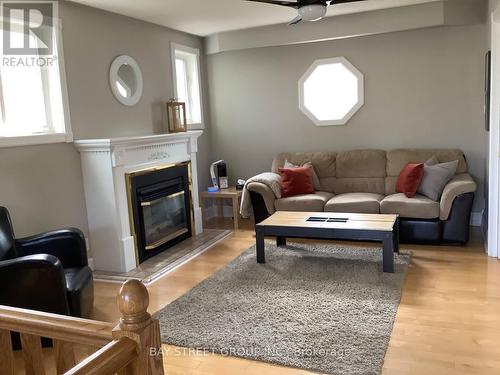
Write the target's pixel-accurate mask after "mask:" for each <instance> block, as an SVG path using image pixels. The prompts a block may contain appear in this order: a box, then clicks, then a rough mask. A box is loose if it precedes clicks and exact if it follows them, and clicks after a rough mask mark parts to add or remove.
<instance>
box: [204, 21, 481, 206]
mask: <svg viewBox="0 0 500 375" xmlns="http://www.w3.org/2000/svg"><path fill="white" fill-rule="evenodd" d="M486 44H487V43H486V27H485V26H484V25H477V26H463V27H442V28H434V29H424V30H416V31H407V32H398V33H391V34H384V35H377V36H367V37H360V38H354V39H344V40H338V41H329V42H320V43H311V44H301V45H290V46H282V47H269V48H258V49H249V50H243V51H233V52H224V53H221V54H217V55H211V56H209V57H208V75H209V87H210V92H209V95H210V100H211V108H210V112H211V115H212V118H211V124H212V126H211V133H210V137H211V145H212V150H213V157H214V158H216V159H217V158H224V159H226V161H227V162H228V166H229V171H230V178H231V179H232V180H233V181H234V179H235V178H237V177H241V178H248V177H250V176H252V175H254V174H256V173H259V172H261V171H266V170H269V169H270V165H271V160H272V158H273V156H274V155H275V154H276V153H278V152H281V151H298V152H300V151H308V150H309V151H311V150H318V151H320V150H347V149H358V148H380V149H391V148H398V147H417V148H418V147H422V148H425V147H427V148H430V147H456V148H461V149H462V150H463V151H464V152H465V154H466V155H467V158H468V161H469V165H470V170H471V172H472V174H473V175H474V176H475V177H476V179H477V180H478V181H479V182H480V184H481V185H482V181H483V178H484V165H485V151H484V138H485V134H484V126H483V99H482V98H483V81H484V79H483V66H484V53H485V51H486V48H487V45H486ZM334 56H344V57H346V58H347V59H348V60H350V61H351V63H353V64H354V65H355V66H356V67H357V68H358V69H359V70H360V71H361V72H363V74H364V77H365V105H364V107H363V108H362V109H361V110H360V111H359V112H358V113H357V114H356V115H355V116H354V117H353V118H352V119H351V120H350V122H349V123H348V124H347V125H345V126H337V127H335V126H333V127H324V128H319V127H316V126H315V125H314V124H313V123H312V122H311V121H310V120H309V119H308V118H307V117H306V116H305V115H304V114H302V112H300V111H299V109H298V90H297V82H298V80H299V78H300V77H301V76H302V74H303V73H304V72H305V71H306V69H307V68H308V67H309V66H310V64H311V63H312V62H313V61H314V60H315V59H319V58H328V57H334ZM482 191H483V188H482V186H480V188H479V189H478V199H477V201H476V203H475V206H474V210H476V211H480V210H482V207H483V194H482Z"/></svg>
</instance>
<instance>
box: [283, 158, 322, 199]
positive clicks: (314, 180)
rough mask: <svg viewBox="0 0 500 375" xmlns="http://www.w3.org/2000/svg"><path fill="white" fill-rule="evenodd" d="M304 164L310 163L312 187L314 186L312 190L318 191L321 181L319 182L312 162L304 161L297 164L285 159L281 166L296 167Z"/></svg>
mask: <svg viewBox="0 0 500 375" xmlns="http://www.w3.org/2000/svg"><path fill="white" fill-rule="evenodd" d="M304 165H310V166H311V167H312V171H313V174H312V182H313V187H314V190H316V191H319V190H320V188H321V183H320V182H319V177H318V175H317V173H316V171H315V170H314V166H313V165H312V163H311V162H310V161H305V162H303V163H302V165H297V164H293V163H290V162H289V161H288V160H285V164H284V165H283V167H284V168H298V167H303V166H304Z"/></svg>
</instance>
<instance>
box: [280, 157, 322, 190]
mask: <svg viewBox="0 0 500 375" xmlns="http://www.w3.org/2000/svg"><path fill="white" fill-rule="evenodd" d="M279 174H280V176H281V197H282V198H286V197H291V196H293V195H299V194H312V193H314V187H313V182H312V175H313V169H312V165H311V164H308V165H304V166H303V167H297V168H280V169H279Z"/></svg>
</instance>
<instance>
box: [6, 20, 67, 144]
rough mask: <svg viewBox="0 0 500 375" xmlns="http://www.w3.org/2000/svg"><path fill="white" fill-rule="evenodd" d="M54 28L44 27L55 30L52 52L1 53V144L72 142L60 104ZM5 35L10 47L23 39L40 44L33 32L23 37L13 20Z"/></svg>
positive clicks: (19, 27) (20, 25)
mask: <svg viewBox="0 0 500 375" xmlns="http://www.w3.org/2000/svg"><path fill="white" fill-rule="evenodd" d="M54 23H56V22H54ZM56 29H57V26H54V27H52V28H51V29H50V30H44V32H51V33H54V37H53V38H52V41H53V44H54V46H53V51H54V54H53V55H47V56H45V55H36V54H35V55H33V54H31V55H7V54H2V61H1V63H0V146H17V145H28V144H39V143H52V142H69V141H72V135H71V132H70V131H69V123H68V122H69V121H66V116H65V111H64V106H63V89H62V85H61V72H60V69H59V68H60V66H59V63H60V61H59V60H60V59H59V58H58V53H57V51H58V48H57V47H56V46H57V44H58V43H57V35H56V34H57V33H56V32H55V30H56ZM4 32H5V31H4ZM6 37H9V38H10V44H11V45H12V46H19V45H21V46H22V45H23V43H24V40H25V38H28V40H29V42H28V43H29V46H30V47H32V48H41V47H40V44H41V43H43V42H42V41H40V40H39V39H38V38H37V37H36V36H35V35H34V34H29V35H27V36H26V35H25V34H24V33H23V27H22V24H18V23H17V21H15V20H14V21H11V22H10V30H9V32H8V34H7V35H6Z"/></svg>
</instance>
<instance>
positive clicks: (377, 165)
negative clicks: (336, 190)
mask: <svg viewBox="0 0 500 375" xmlns="http://www.w3.org/2000/svg"><path fill="white" fill-rule="evenodd" d="M386 163H387V160H386V152H385V151H382V150H353V151H344V152H339V153H338V154H337V161H336V165H337V168H336V169H337V174H336V177H337V178H358V177H361V178H366V177H385V176H386Z"/></svg>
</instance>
